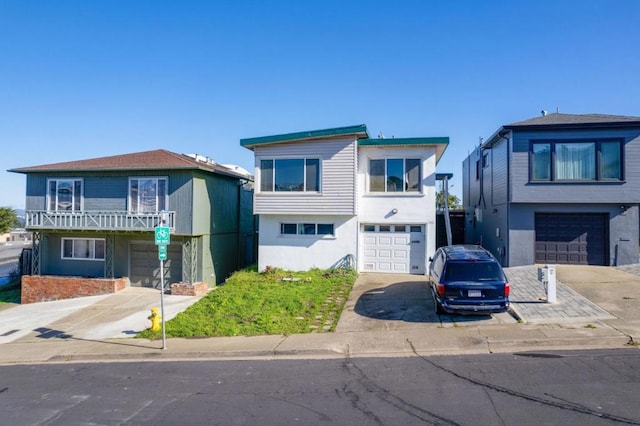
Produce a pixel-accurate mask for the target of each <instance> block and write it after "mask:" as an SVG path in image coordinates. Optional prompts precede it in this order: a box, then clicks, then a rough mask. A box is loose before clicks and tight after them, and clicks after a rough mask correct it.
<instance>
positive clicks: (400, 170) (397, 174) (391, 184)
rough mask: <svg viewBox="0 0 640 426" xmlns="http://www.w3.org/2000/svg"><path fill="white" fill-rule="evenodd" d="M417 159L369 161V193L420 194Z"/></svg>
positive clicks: (419, 175) (420, 174)
mask: <svg viewBox="0 0 640 426" xmlns="http://www.w3.org/2000/svg"><path fill="white" fill-rule="evenodd" d="M421 176H422V172H421V161H420V159H419V158H387V159H381V160H373V159H372V160H369V192H420V177H421Z"/></svg>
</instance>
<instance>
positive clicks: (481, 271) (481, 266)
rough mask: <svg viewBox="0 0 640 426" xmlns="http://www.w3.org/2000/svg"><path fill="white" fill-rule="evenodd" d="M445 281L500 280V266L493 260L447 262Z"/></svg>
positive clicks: (501, 276)
mask: <svg viewBox="0 0 640 426" xmlns="http://www.w3.org/2000/svg"><path fill="white" fill-rule="evenodd" d="M444 279H445V281H502V280H504V274H503V273H502V268H501V267H500V265H498V264H497V263H495V262H449V263H447V266H446V269H445V273H444Z"/></svg>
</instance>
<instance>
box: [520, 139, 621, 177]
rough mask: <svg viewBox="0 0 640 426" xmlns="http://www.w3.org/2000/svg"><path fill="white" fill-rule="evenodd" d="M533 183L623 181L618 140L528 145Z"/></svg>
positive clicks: (534, 143)
mask: <svg viewBox="0 0 640 426" xmlns="http://www.w3.org/2000/svg"><path fill="white" fill-rule="evenodd" d="M530 158H531V166H530V170H531V172H530V178H531V180H532V181H600V180H621V179H622V144H621V143H620V141H570V142H569V141H567V142H565V141H562V142H555V141H554V142H546V141H545V142H542V141H540V142H533V143H532V144H531V152H530Z"/></svg>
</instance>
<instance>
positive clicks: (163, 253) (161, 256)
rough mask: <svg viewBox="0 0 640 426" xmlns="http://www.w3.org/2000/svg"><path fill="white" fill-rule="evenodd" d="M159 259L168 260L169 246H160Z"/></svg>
mask: <svg viewBox="0 0 640 426" xmlns="http://www.w3.org/2000/svg"><path fill="white" fill-rule="evenodd" d="M158 260H167V246H158Z"/></svg>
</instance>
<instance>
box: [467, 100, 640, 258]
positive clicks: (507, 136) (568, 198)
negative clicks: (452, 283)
mask: <svg viewBox="0 0 640 426" xmlns="http://www.w3.org/2000/svg"><path fill="white" fill-rule="evenodd" d="M639 165H640V117H627V116H616V115H603V114H581V115H574V114H559V113H555V114H547V113H546V112H543V114H542V115H541V116H539V117H535V118H532V119H530V120H525V121H520V122H516V123H512V124H508V125H504V126H502V127H500V128H499V129H498V130H497V131H496V132H495V133H494V134H493V135H491V137H489V139H487V140H486V141H485V142H483V143H482V144H481V145H480V146H478V147H477V148H476V149H475V150H474V151H473V152H472V153H471V154H470V155H469V156H468V157H467V158H466V159H465V160H464V161H463V188H464V189H463V200H462V201H463V205H464V209H465V241H466V242H468V243H478V244H481V245H483V246H484V247H485V248H487V249H488V250H490V251H491V252H492V253H493V254H494V255H495V256H496V257H497V258H498V259H499V260H500V261H501V262H502V264H503V265H504V266H519V265H531V264H545V263H550V264H588V265H625V264H632V263H638V238H639V230H638V228H639V219H638V204H639V203H640V167H639Z"/></svg>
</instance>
